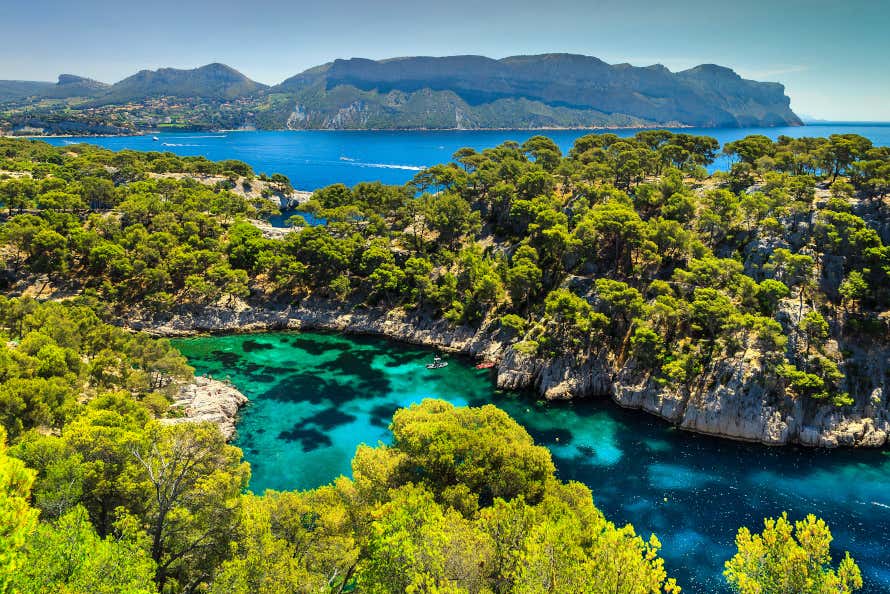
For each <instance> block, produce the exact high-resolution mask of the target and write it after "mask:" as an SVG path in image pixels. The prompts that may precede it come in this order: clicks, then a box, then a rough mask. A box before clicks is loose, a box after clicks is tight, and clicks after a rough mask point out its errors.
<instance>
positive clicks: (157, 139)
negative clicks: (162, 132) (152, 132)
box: [151, 136, 160, 142]
mask: <svg viewBox="0 0 890 594" xmlns="http://www.w3.org/2000/svg"><path fill="white" fill-rule="evenodd" d="M151 139H152V140H154V141H155V142H157V141H159V140H160V138H158V137H157V136H152V137H151Z"/></svg>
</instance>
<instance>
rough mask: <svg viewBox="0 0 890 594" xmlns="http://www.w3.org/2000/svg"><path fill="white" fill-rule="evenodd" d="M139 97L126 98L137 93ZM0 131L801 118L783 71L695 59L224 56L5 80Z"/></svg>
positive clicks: (730, 122)
mask: <svg viewBox="0 0 890 594" xmlns="http://www.w3.org/2000/svg"><path fill="white" fill-rule="evenodd" d="M134 104H135V105H134ZM0 105H2V106H4V108H3V109H2V110H0V131H2V130H6V131H7V132H13V133H15V132H16V131H19V130H23V129H27V130H28V131H31V132H33V131H34V130H43V131H45V132H46V133H52V132H59V131H62V130H70V129H77V130H86V131H89V130H91V129H94V128H95V129H96V130H99V129H101V130H102V131H103V132H105V133H107V132H108V129H109V126H112V127H114V128H115V129H117V130H120V131H123V132H139V131H150V130H158V129H162V128H164V127H172V128H173V129H192V130H197V129H219V128H260V129H271V130H280V129H412V128H426V129H455V128H456V129H479V128H609V127H660V126H673V127H682V126H696V127H751V126H785V125H801V124H802V122H801V120H800V119H799V118H798V117H797V116H796V115H795V114H794V112H792V111H791V109H790V99H789V98H788V97H787V96H786V95H785V91H784V87H783V86H782V85H781V84H778V83H764V82H756V81H751V80H745V79H743V78H741V77H740V76H739V75H738V74H736V73H735V72H733V71H732V70H730V69H728V68H724V67H721V66H715V65H710V64H706V65H701V66H697V67H695V68H692V69H689V70H685V71H682V72H676V73H675V72H671V71H670V70H668V69H667V68H665V67H664V66H662V65H660V64H656V65H653V66H648V67H635V66H631V65H629V64H617V65H610V64H607V63H605V62H603V61H602V60H599V59H597V58H593V57H589V56H579V55H570V54H544V55H538V56H514V57H510V58H504V59H502V60H494V59H491V58H486V57H482V56H451V57H442V58H432V57H410V58H394V59H389V60H381V61H373V60H366V59H361V58H352V59H349V60H335V61H334V62H330V63H328V64H323V65H321V66H316V67H314V68H310V69H309V70H306V71H304V72H302V73H300V74H298V75H296V76H293V77H291V78H289V79H287V80H285V81H284V82H282V83H280V84H278V85H276V86H274V87H271V88H270V87H267V86H266V85H263V84H261V83H258V82H255V81H253V80H251V79H249V78H247V77H246V76H245V75H243V74H242V73H240V72H238V71H237V70H234V69H232V68H230V67H228V66H226V65H224V64H208V65H206V66H202V67H200V68H195V69H192V70H179V69H174V68H162V69H159V70H142V71H140V72H138V73H136V74H134V75H132V76H130V77H127V78H125V79H123V80H121V81H119V82H117V83H115V84H113V85H110V86H109V85H105V84H103V83H97V82H96V81H91V80H89V79H83V78H79V77H74V76H71V75H62V76H61V77H60V79H59V83H57V84H52V83H42V82H27V81H0Z"/></svg>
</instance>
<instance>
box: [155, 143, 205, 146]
mask: <svg viewBox="0 0 890 594" xmlns="http://www.w3.org/2000/svg"><path fill="white" fill-rule="evenodd" d="M161 146H193V147H197V146H204V145H203V144H184V143H181V142H162V143H161Z"/></svg>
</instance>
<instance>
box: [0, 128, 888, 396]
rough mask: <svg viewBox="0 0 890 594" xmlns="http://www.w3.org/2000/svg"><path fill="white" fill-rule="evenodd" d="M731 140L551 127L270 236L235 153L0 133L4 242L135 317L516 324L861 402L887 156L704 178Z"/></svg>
mask: <svg viewBox="0 0 890 594" xmlns="http://www.w3.org/2000/svg"><path fill="white" fill-rule="evenodd" d="M718 150H719V146H718V144H717V143H716V141H714V140H713V139H710V138H706V137H696V136H690V135H687V134H674V133H670V132H665V131H657V130H653V131H644V132H640V133H638V134H637V135H636V136H634V137H632V138H619V137H618V136H616V135H613V134H600V135H588V136H584V137H581V138H579V139H578V140H577V142H576V143H575V146H574V147H573V148H572V150H571V151H570V152H569V154H568V155H567V156H563V155H561V153H560V150H559V148H558V147H557V146H556V145H555V144H554V143H553V142H552V141H551V140H549V139H547V138H545V137H542V136H537V137H533V138H531V139H530V140H529V141H528V142H526V143H525V144H523V145H522V146H520V145H518V144H515V143H505V144H503V145H501V146H499V147H495V148H493V149H488V150H485V151H482V152H476V151H474V150H472V149H462V150H460V151H458V152H457V153H456V154H455V156H454V159H455V160H454V161H453V162H452V163H448V164H444V165H437V166H434V167H430V168H429V169H426V170H425V171H423V172H421V173H419V174H418V175H417V176H416V177H415V179H414V180H413V181H412V183H410V184H408V185H407V186H405V187H398V186H384V185H382V184H379V183H362V184H358V185H356V186H355V187H354V188H347V187H346V186H343V185H341V184H338V185H333V186H330V187H327V188H324V189H321V190H318V191H317V192H315V194H314V195H313V199H312V200H311V201H310V202H309V203H308V204H306V205H305V208H306V210H307V211H309V212H311V213H313V214H314V215H315V216H316V217H318V218H320V219H323V220H325V221H326V222H327V223H326V224H325V225H320V226H314V227H301V228H300V229H299V230H298V231H296V232H293V233H290V234H287V235H286V236H285V237H284V238H283V239H269V238H266V237H265V236H264V235H263V233H262V232H261V231H260V230H259V229H258V228H257V227H255V226H254V225H253V224H252V223H251V222H249V220H248V218H249V217H255V216H262V215H263V212H264V211H268V210H269V207H268V206H267V205H265V204H264V202H265V201H263V200H262V199H261V198H259V199H250V198H249V195H247V194H245V193H243V192H238V191H236V190H237V188H236V187H235V186H236V184H235V182H236V181H238V183H246V184H250V183H257V182H251V180H252V179H255V178H254V174H253V172H252V171H251V170H250V168H249V167H247V166H246V165H244V164H243V163H239V162H234V161H224V162H220V163H212V162H209V161H206V160H203V159H200V158H181V157H176V156H173V155H170V154H162V153H144V154H140V153H133V152H128V151H124V152H121V153H110V152H107V151H104V150H101V149H97V148H93V147H86V146H77V147H65V148H51V147H48V146H46V145H42V144H40V143H34V142H24V141H10V140H6V141H3V142H2V143H0V154H2V155H4V156H5V158H3V159H2V160H0V169H2V170H6V171H9V172H15V173H16V175H15V177H11V178H10V179H7V180H6V181H0V199H2V201H3V204H4V205H5V206H6V209H7V211H8V217H7V221H6V222H5V223H4V224H3V225H2V226H0V241H2V244H3V246H4V247H5V260H6V263H7V271H8V272H7V275H8V278H9V280H10V282H11V283H16V282H18V283H21V282H30V283H36V282H39V283H40V286H44V285H49V286H50V287H51V288H52V289H55V290H57V291H72V292H75V293H79V292H82V293H83V294H85V295H94V296H96V297H99V298H100V299H101V300H102V301H103V302H104V303H110V304H113V305H116V306H118V307H121V308H126V307H132V306H133V305H134V304H137V303H138V304H141V306H142V307H143V308H148V309H150V310H151V309H153V310H155V311H158V312H164V311H168V310H169V309H170V308H171V307H173V305H174V304H182V303H193V304H214V303H215V304H223V305H225V304H228V303H232V302H234V301H237V300H239V299H255V300H256V299H280V300H300V299H303V298H306V297H308V296H310V295H315V296H319V297H323V298H336V299H338V300H341V301H344V302H346V303H352V304H354V305H357V304H361V303H364V304H367V305H370V306H382V307H387V308H393V307H401V308H405V309H408V310H414V311H423V312H427V313H429V314H430V315H433V316H437V317H442V318H445V319H447V320H450V321H451V322H452V323H454V324H464V325H470V326H475V327H487V326H489V325H491V326H492V327H495V326H497V327H498V328H503V330H504V331H505V333H507V334H508V335H511V336H512V340H513V341H514V342H515V343H517V344H518V345H519V346H518V348H519V349H520V350H522V351H523V352H525V353H527V354H530V355H535V356H538V357H544V358H547V357H552V356H555V355H556V354H557V353H565V352H566V349H567V348H568V349H569V352H570V353H574V354H576V355H578V356H582V357H604V356H607V355H610V354H611V355H610V356H611V357H612V359H613V364H615V365H626V364H628V362H632V363H634V365H635V366H636V368H638V369H640V370H643V371H645V372H646V374H647V375H648V376H649V377H650V379H651V381H652V382H655V383H660V384H662V385H665V386H668V385H670V386H674V387H677V388H679V389H692V388H693V387H694V386H695V385H697V384H696V381H697V380H698V379H700V378H701V377H702V375H703V374H705V373H708V372H709V370H712V369H713V365H714V363H715V362H717V361H720V360H725V359H729V358H732V357H734V356H737V355H739V354H741V353H743V352H745V351H746V350H748V351H752V350H753V351H754V352H757V353H758V356H757V362H758V365H759V369H760V372H761V374H762V376H763V378H764V383H765V384H766V385H770V386H773V388H772V389H774V390H775V391H776V393H777V394H782V393H785V394H787V395H788V396H789V397H792V398H803V399H805V400H807V401H811V402H812V403H813V406H819V405H821V404H822V403H831V404H834V405H836V406H839V407H844V406H850V405H852V404H855V403H856V402H859V401H862V402H864V399H866V398H867V397H868V394H869V393H870V384H869V382H868V381H860V378H850V377H848V369H853V370H854V371H855V366H850V367H849V368H848V367H847V366H846V361H845V356H844V352H846V353H851V352H854V351H855V350H856V349H857V348H867V347H868V345H871V344H882V343H884V342H885V341H886V337H887V336H888V335H890V332H888V321H890V315H888V314H887V313H886V312H887V310H888V306H890V292H888V286H890V283H888V282H887V281H888V275H890V247H888V246H886V245H885V244H884V242H883V241H882V239H881V235H880V233H879V231H880V230H881V229H883V227H881V226H880V217H881V216H882V212H883V210H882V209H883V208H884V206H883V204H884V203H883V198H884V197H885V195H886V193H887V188H890V185H888V184H886V183H885V181H886V180H884V177H882V176H887V175H888V167H890V151H888V149H886V148H875V147H872V146H871V144H870V143H869V141H867V140H866V139H863V138H861V137H855V136H850V135H844V136H833V137H831V138H828V139H807V138H804V139H790V138H787V137H780V138H779V139H778V140H777V141H775V142H773V141H770V140H769V139H767V138H765V137H757V136H753V137H748V138H745V139H742V140H739V141H736V142H733V143H730V144H728V145H727V146H726V147H724V149H723V150H724V153H726V154H727V155H728V156H729V157H730V158H731V159H732V160H733V161H734V163H733V165H732V167H731V169H730V171H728V172H725V173H718V174H715V175H713V176H710V177H709V176H707V174H706V173H705V171H704V169H703V167H704V166H706V165H707V164H709V163H711V162H712V161H713V159H714V158H715V157H716V155H717V153H718ZM179 172H183V173H185V174H188V175H185V176H183V175H181V174H180V173H179ZM210 174H212V175H215V176H216V177H217V178H219V179H220V180H221V181H218V182H217V183H216V185H209V184H207V183H206V182H205V183H200V182H199V181H197V180H196V179H192V177H194V176H196V175H210ZM265 179H267V180H268V181H267V182H264V183H268V184H270V185H271V186H277V187H280V188H281V189H282V190H286V189H287V188H288V187H289V180H287V179H286V178H284V177H283V176H275V177H273V178H265ZM38 279H40V280H38Z"/></svg>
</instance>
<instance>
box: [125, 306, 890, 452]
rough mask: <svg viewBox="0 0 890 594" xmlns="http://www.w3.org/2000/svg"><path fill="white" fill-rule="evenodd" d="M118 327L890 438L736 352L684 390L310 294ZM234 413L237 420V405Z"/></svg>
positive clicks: (555, 395)
mask: <svg viewBox="0 0 890 594" xmlns="http://www.w3.org/2000/svg"><path fill="white" fill-rule="evenodd" d="M117 323H119V324H121V325H123V326H125V327H128V328H130V329H132V330H138V331H143V332H146V333H149V334H152V335H154V336H158V337H167V338H174V337H176V338H185V337H192V336H202V335H213V334H245V333H252V332H255V333H260V332H274V331H287V330H293V331H300V330H304V331H327V332H338V333H342V334H345V335H370V336H380V337H384V338H387V339H390V340H394V341H397V342H402V343H406V344H414V345H420V346H427V347H431V348H437V349H441V350H447V351H449V352H454V353H459V354H462V355H466V356H469V357H472V358H474V359H485V360H491V361H495V362H496V366H495V371H496V374H497V376H496V377H497V380H496V385H497V387H498V388H499V389H505V390H516V391H518V390H530V391H533V392H535V393H537V394H538V395H540V396H541V397H543V398H546V399H548V400H568V399H583V398H597V397H609V398H610V399H611V400H612V401H613V402H614V403H615V404H617V405H619V406H621V407H622V408H626V409H635V410H640V411H643V412H646V413H649V414H652V415H654V416H657V417H659V418H661V419H663V420H664V421H667V422H669V423H671V424H672V425H674V426H675V427H678V428H680V429H683V430H686V431H690V432H693V433H700V434H704V435H710V436H714V437H721V438H724V439H731V440H735V441H744V442H751V443H760V444H763V445H767V446H780V445H802V446H808V447H822V448H835V447H868V448H880V447H883V446H885V445H886V444H887V443H888V435H890V413H888V410H887V409H886V407H883V406H872V407H870V408H869V407H866V408H865V409H861V408H854V409H851V410H847V411H842V410H840V409H836V408H834V407H832V406H830V405H819V406H815V408H813V407H810V408H807V407H805V406H804V403H802V402H800V401H794V400H792V399H790V398H788V397H781V398H779V399H777V398H776V397H775V395H773V394H770V393H769V392H768V391H767V390H766V389H765V388H764V387H763V386H762V385H760V383H758V382H759V379H760V378H759V374H758V370H757V369H751V368H750V366H748V365H746V363H745V362H744V361H743V360H742V359H740V358H738V359H726V360H721V361H716V362H714V364H713V365H712V366H711V367H709V368H708V369H706V370H705V372H704V374H703V378H704V380H705V381H702V382H700V384H699V385H700V386H711V387H710V388H702V389H698V390H685V389H682V388H677V387H675V386H661V385H658V384H657V383H656V382H654V381H652V380H651V378H648V377H646V376H645V375H641V374H640V373H639V372H638V371H636V370H635V369H634V368H633V366H632V365H625V366H615V365H614V364H613V363H612V362H611V361H610V360H609V358H608V356H607V355H605V354H596V355H592V356H589V357H580V356H576V355H574V354H570V353H567V354H564V355H561V356H557V357H555V358H552V359H543V358H539V357H535V356H529V355H525V354H523V353H521V352H519V351H517V350H516V349H514V348H513V344H512V342H511V341H509V340H508V339H506V338H505V337H503V336H501V333H500V330H499V329H498V328H496V323H494V322H488V323H483V324H482V326H480V328H478V329H473V328H469V327H466V326H454V327H452V326H450V325H449V324H448V323H447V322H445V321H443V320H436V319H433V318H432V317H431V316H429V315H426V314H424V312H417V311H414V312H407V311H404V310H383V309H379V308H363V307H354V308H351V309H350V308H349V307H343V306H340V305H338V304H333V303H331V302H329V301H326V300H323V299H314V298H309V299H306V300H305V301H304V302H302V303H300V304H299V305H296V306H279V307H272V308H270V307H263V306H256V307H251V306H246V307H244V308H241V309H239V310H235V309H232V308H222V307H213V306H209V307H203V308H197V309H192V310H185V311H183V310H180V311H179V312H176V313H173V314H172V315H171V316H170V317H168V318H166V319H163V320H161V319H158V318H156V317H154V316H152V315H146V314H145V312H137V311H128V312H126V313H124V314H123V315H121V316H119V317H118V319H117ZM724 378H727V379H726V380H725V381H723V379H724ZM707 380H710V381H707ZM234 416H235V419H233V421H232V422H233V423H235V422H236V418H237V411H235V415H234Z"/></svg>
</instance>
